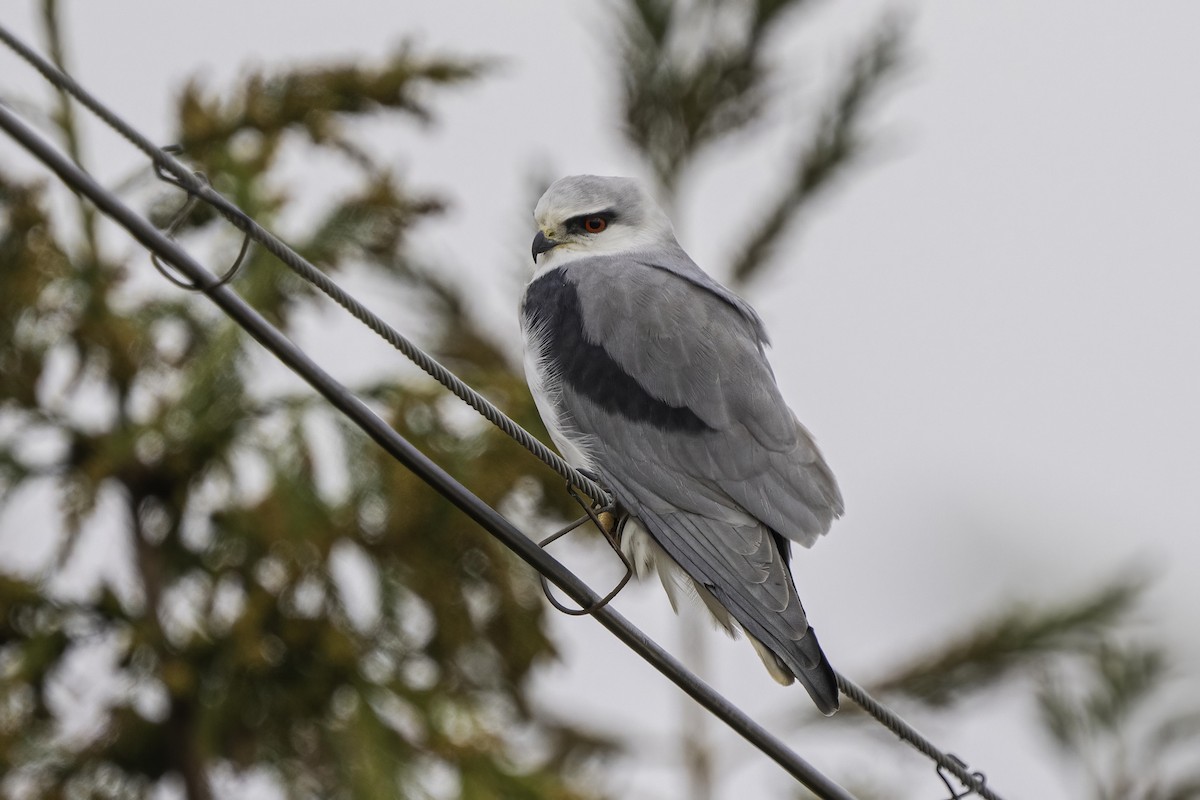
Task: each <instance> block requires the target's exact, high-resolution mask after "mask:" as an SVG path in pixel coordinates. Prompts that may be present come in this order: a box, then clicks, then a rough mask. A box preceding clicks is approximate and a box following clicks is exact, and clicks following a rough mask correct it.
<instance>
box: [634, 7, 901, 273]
mask: <svg viewBox="0 0 1200 800" xmlns="http://www.w3.org/2000/svg"><path fill="white" fill-rule="evenodd" d="M811 5H812V3H811V2H809V0H745V1H744V2H735V3H728V2H714V1H713V0H697V1H696V2H673V1H672V0H626V2H624V3H622V15H621V19H622V25H621V29H620V33H619V39H618V48H619V52H620V53H621V62H620V64H619V65H618V66H619V67H620V70H621V85H622V89H623V92H622V96H621V98H622V115H623V117H624V120H625V136H626V139H627V141H628V142H629V144H630V145H631V146H632V147H633V149H634V151H635V152H637V153H638V154H639V155H640V156H641V157H642V158H643V159H644V160H645V162H646V163H647V164H648V165H649V167H650V169H651V171H652V172H653V174H654V175H655V176H656V178H657V180H658V184H659V189H660V194H661V195H662V197H663V199H665V200H666V201H667V202H668V204H669V205H670V204H673V201H674V199H675V194H676V192H677V191H678V188H679V186H680V183H681V182H682V181H683V180H685V179H686V178H688V177H689V176H690V174H691V173H692V171H693V170H694V169H695V168H696V165H697V159H698V157H699V156H700V155H702V154H703V153H705V152H706V151H707V150H708V149H710V148H713V147H715V146H717V145H725V146H731V145H732V144H734V143H735V142H736V141H737V139H738V137H739V136H742V135H749V134H752V133H754V132H755V131H754V129H755V128H756V127H761V126H763V125H764V124H765V123H766V122H767V121H768V120H770V119H771V118H772V117H773V116H776V117H777V116H778V113H777V109H776V106H777V105H778V104H780V103H781V101H784V100H787V99H791V98H788V97H787V95H786V93H785V92H783V91H781V89H782V88H783V86H784V85H786V84H784V83H781V82H780V77H781V76H780V75H779V70H778V67H777V66H776V65H774V64H773V61H772V56H773V53H774V52H775V51H774V50H773V46H774V45H775V44H776V42H777V40H778V39H779V38H781V37H782V36H784V35H786V34H787V33H789V32H794V30H795V26H793V25H789V24H788V22H789V20H790V19H792V18H793V17H795V16H796V15H797V14H798V12H800V11H803V10H805V9H807V8H808V7H809V6H811ZM903 27H904V26H903V24H902V22H901V20H900V19H899V18H898V17H895V16H886V17H884V18H883V19H882V20H881V21H880V22H879V24H878V25H877V26H876V29H875V30H874V31H872V32H871V33H870V35H868V36H867V37H866V39H865V41H864V42H863V43H862V44H861V45H859V46H858V47H857V48H856V50H855V51H854V53H853V55H852V56H851V58H850V59H849V61H848V63H846V65H845V66H844V67H842V68H841V70H839V72H838V74H837V76H836V77H835V79H834V80H833V86H832V89H831V90H830V91H829V93H828V94H829V96H828V97H826V98H824V99H822V100H821V101H819V103H818V109H817V110H816V112H815V113H814V114H813V118H812V121H811V124H810V125H808V126H807V129H806V130H805V131H803V132H802V133H801V135H800V136H798V138H797V141H796V142H795V143H794V144H793V146H792V148H791V151H790V152H789V153H788V154H786V156H785V157H784V164H783V165H782V166H781V168H780V170H779V173H780V175H782V176H783V183H782V185H781V186H780V187H778V188H776V189H775V191H776V192H777V196H775V197H773V198H767V197H764V198H763V199H762V200H761V201H755V200H754V199H749V200H747V201H746V202H745V205H747V206H749V207H751V208H761V209H762V211H761V213H759V214H757V215H756V216H755V217H754V219H757V220H758V222H757V224H756V225H755V226H754V227H753V229H752V230H751V232H750V235H749V236H746V237H744V238H743V239H742V240H740V241H739V242H738V243H737V247H738V249H737V251H736V252H737V255H736V256H734V258H733V259H732V262H731V264H730V266H729V269H728V279H729V280H730V281H731V282H732V283H733V284H735V285H737V284H747V283H749V282H750V281H751V280H752V279H753V278H755V277H757V276H758V274H760V272H761V271H762V270H763V268H764V267H766V266H767V265H768V264H769V263H770V262H771V260H772V258H773V256H774V255H775V252H776V249H777V248H778V247H779V246H780V245H781V244H782V241H783V239H784V236H785V234H787V233H788V232H789V231H790V230H791V229H792V228H793V227H794V226H795V225H796V223H797V222H798V220H799V219H800V218H801V217H802V216H803V213H804V212H805V211H806V210H807V208H808V207H809V204H810V203H811V202H812V201H813V200H814V199H816V198H817V197H818V196H820V194H821V193H822V192H823V191H824V190H825V189H827V188H829V187H830V186H832V185H833V184H834V183H835V182H836V180H837V179H839V178H840V177H842V176H843V175H844V174H845V173H846V172H847V171H848V170H849V168H850V167H852V166H854V165H855V164H856V163H857V162H858V161H859V160H860V158H861V156H862V155H863V154H864V153H865V152H866V150H867V137H866V135H865V134H864V133H863V127H864V125H865V124H866V119H867V116H868V112H869V111H870V110H871V108H872V103H873V102H874V101H875V100H876V99H877V98H878V97H879V95H880V94H881V92H882V90H883V89H884V88H885V87H886V86H887V85H888V83H889V81H890V80H891V79H892V78H894V76H895V75H896V74H897V73H898V71H899V68H900V67H901V66H902V65H903V57H902V45H903ZM787 81H788V82H789V83H794V82H795V76H793V75H788V76H787Z"/></svg>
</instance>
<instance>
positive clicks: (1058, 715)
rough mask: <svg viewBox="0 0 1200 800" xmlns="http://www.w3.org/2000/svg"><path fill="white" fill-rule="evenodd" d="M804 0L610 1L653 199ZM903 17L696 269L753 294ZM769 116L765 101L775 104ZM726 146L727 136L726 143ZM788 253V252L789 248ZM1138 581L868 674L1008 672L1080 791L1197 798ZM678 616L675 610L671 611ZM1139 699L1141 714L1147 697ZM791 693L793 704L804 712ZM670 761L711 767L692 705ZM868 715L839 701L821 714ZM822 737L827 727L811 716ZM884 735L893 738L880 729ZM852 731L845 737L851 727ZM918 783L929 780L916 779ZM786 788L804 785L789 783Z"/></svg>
mask: <svg viewBox="0 0 1200 800" xmlns="http://www.w3.org/2000/svg"><path fill="white" fill-rule="evenodd" d="M811 5H812V3H810V2H808V0H754V1H753V2H746V3H737V4H728V3H715V2H696V3H686V2H684V3H676V2H670V0H625V2H623V3H622V8H623V14H622V25H621V28H620V31H619V34H618V37H619V38H618V41H619V45H620V47H619V52H620V55H621V61H620V64H619V67H620V74H621V85H622V87H623V94H622V112H623V116H624V120H625V129H624V135H625V139H626V141H627V142H628V144H629V145H630V146H631V148H632V149H633V150H634V151H635V152H636V153H637V154H638V155H639V156H640V157H641V158H642V160H643V161H644V162H645V164H646V165H647V167H648V169H649V171H650V172H651V174H653V175H654V176H655V178H656V180H657V183H658V185H659V191H660V193H661V194H662V195H663V197H664V198H665V199H666V200H667V202H668V204H670V203H671V201H672V200H673V199H674V198H675V196H676V193H677V191H678V188H679V186H680V185H681V184H683V183H684V182H686V181H687V180H690V179H692V178H694V177H695V176H696V175H697V174H698V173H699V172H700V171H701V170H702V164H703V163H704V162H703V160H702V158H701V157H702V156H704V155H705V154H706V153H708V152H710V151H712V150H713V149H715V148H717V147H719V146H721V145H730V144H731V143H732V142H734V141H739V140H744V139H745V138H747V137H752V136H753V135H755V134H756V133H761V132H762V131H763V129H764V128H766V127H767V126H768V125H769V124H771V123H770V121H769V120H770V119H771V118H772V111H773V110H774V108H773V103H777V102H778V101H779V100H781V99H783V98H782V93H781V92H780V91H779V90H778V87H779V86H780V85H782V83H781V81H779V80H778V79H779V77H780V76H779V75H778V74H777V71H776V70H775V69H773V68H772V65H771V50H770V47H771V45H772V44H773V43H774V42H775V41H777V40H778V38H779V37H780V36H781V35H782V34H783V33H784V32H786V31H789V30H792V29H793V26H792V23H791V20H793V19H794V18H795V17H796V16H798V15H799V14H800V13H802V12H803V11H805V10H807V9H808V8H809V7H810V6H811ZM903 32H904V24H903V20H901V19H899V18H897V17H895V16H887V17H885V18H884V19H882V20H881V22H880V23H879V24H878V25H877V26H876V28H875V30H874V31H872V32H871V33H870V34H869V35H867V36H866V37H865V39H864V41H863V42H862V43H861V44H860V45H859V46H858V48H857V49H856V50H855V51H854V52H853V53H852V55H851V57H850V58H849V60H848V62H847V63H846V64H845V66H844V67H843V68H842V70H841V71H840V73H839V74H838V75H837V76H836V77H835V78H834V80H833V82H832V88H831V90H830V91H829V93H828V96H827V97H826V98H825V99H824V100H823V101H821V102H820V103H819V105H818V107H817V108H815V109H814V110H813V112H812V114H811V115H810V119H809V126H808V130H807V134H806V135H803V136H799V137H798V138H797V141H796V143H795V144H794V146H793V149H792V151H791V153H790V154H789V156H788V157H787V158H786V160H785V162H784V165H783V167H782V169H781V178H780V183H781V186H780V187H778V189H777V194H776V195H775V196H773V197H764V198H763V199H762V200H761V201H759V202H757V203H756V202H755V201H754V200H753V199H750V200H747V201H745V202H747V203H748V204H749V205H750V206H751V207H754V208H758V209H761V211H759V212H758V213H756V214H752V215H748V218H749V219H754V220H758V223H757V227H756V228H754V229H752V230H751V231H750V232H749V235H748V236H746V235H744V234H742V233H739V238H738V242H736V243H735V244H736V245H737V247H736V248H730V249H729V252H731V253H733V255H732V256H731V258H730V262H729V263H728V264H727V265H724V268H722V266H721V265H718V266H716V267H713V266H712V265H710V266H709V269H710V270H711V271H713V272H714V273H715V274H716V275H718V277H720V278H721V279H723V280H725V281H726V282H728V283H729V284H730V285H731V286H733V287H734V288H736V289H738V290H739V291H743V292H748V293H751V294H752V293H753V291H754V289H755V287H756V286H757V285H758V284H759V283H760V282H761V281H762V280H763V278H764V276H765V275H766V274H767V273H768V272H769V270H770V268H771V267H773V266H774V265H776V264H777V263H778V262H780V261H781V260H782V259H780V258H779V255H780V254H781V252H782V251H783V247H784V245H785V243H786V241H787V238H786V237H787V236H788V234H789V233H790V232H791V231H793V230H794V229H796V228H797V227H798V226H799V224H800V223H802V222H803V220H804V218H805V216H806V214H807V212H808V211H809V210H810V209H811V208H812V207H813V204H814V201H816V200H818V199H820V198H821V197H823V196H824V195H826V194H827V193H828V191H829V189H831V188H832V187H834V186H836V185H837V184H838V183H839V182H840V180H841V179H842V178H843V177H844V176H845V175H846V173H847V172H849V171H850V170H851V168H852V167H854V166H856V165H857V164H858V163H859V162H860V161H861V158H862V156H863V155H864V154H866V153H867V152H869V150H870V145H871V141H870V138H869V137H868V136H867V134H866V132H865V128H866V119H865V118H866V116H867V114H868V112H869V111H870V109H871V108H872V105H873V104H874V102H875V101H876V100H877V98H878V97H879V96H880V94H881V92H882V90H883V89H884V88H885V87H886V86H887V85H888V83H889V82H890V81H891V80H892V79H893V78H894V77H895V76H896V74H897V72H898V71H899V70H900V69H901V68H902V67H903V65H904V53H903V48H902V45H903ZM776 116H777V115H776ZM743 146H744V145H743ZM789 255H790V256H792V258H790V259H789V264H790V265H791V266H793V267H794V265H795V264H796V259H795V258H794V253H790V252H789ZM1144 583H1145V582H1144V580H1140V579H1137V578H1135V577H1131V576H1128V575H1125V576H1118V577H1117V578H1116V579H1114V580H1112V581H1110V582H1108V583H1106V584H1105V585H1102V586H1100V587H1098V588H1097V589H1095V590H1093V591H1091V592H1088V593H1085V595H1084V596H1081V597H1076V598H1068V599H1065V600H1062V599H1055V600H1052V601H1043V602H1042V603H1040V604H1032V603H1029V602H1021V603H1017V604H1014V605H1013V606H1012V607H1011V608H1007V609H1002V610H1000V611H998V612H997V613H996V614H995V616H993V617H990V618H988V619H984V620H979V621H977V622H976V623H975V624H974V625H972V626H971V627H970V628H969V629H967V630H966V631H965V632H963V633H961V634H959V635H957V636H954V637H950V638H948V639H947V641H946V642H944V643H943V644H941V645H940V646H938V647H935V648H933V649H932V650H931V651H930V652H928V653H926V654H923V655H921V656H919V657H917V658H914V659H913V660H912V661H910V662H907V663H903V664H898V665H895V666H892V667H886V668H884V669H883V670H881V677H879V678H878V679H877V680H876V681H875V682H874V683H873V684H872V685H871V686H870V687H869V688H870V689H871V691H872V693H873V694H875V695H876V696H878V697H880V698H881V699H883V700H885V701H886V702H889V703H892V704H897V705H899V706H900V707H902V708H905V709H919V710H920V711H922V712H926V714H928V713H951V712H953V711H954V710H955V709H956V708H958V707H959V706H960V703H962V702H963V701H964V700H966V699H968V698H972V697H978V696H979V695H980V694H983V693H986V692H988V691H993V690H996V689H998V688H1000V687H1002V686H1004V685H1007V684H1012V683H1015V682H1016V683H1020V684H1021V685H1023V686H1026V687H1030V689H1031V691H1032V693H1034V694H1036V696H1037V700H1038V708H1039V710H1040V722H1041V723H1042V725H1041V727H1042V728H1043V730H1044V731H1045V732H1047V733H1048V734H1049V739H1050V740H1051V742H1052V743H1053V747H1055V748H1056V749H1057V754H1056V756H1055V757H1056V758H1058V759H1062V760H1064V761H1065V762H1067V763H1069V764H1073V765H1074V771H1078V772H1081V773H1082V774H1083V776H1084V778H1083V781H1082V783H1083V784H1084V788H1082V789H1081V791H1086V792H1088V795H1087V796H1089V797H1093V798H1095V800H1117V799H1118V798H1123V799H1127V800H1185V799H1186V798H1195V797H1200V771H1197V768H1196V765H1195V763H1194V758H1193V759H1191V763H1189V761H1188V759H1187V758H1186V757H1184V753H1186V752H1187V749H1188V748H1189V747H1190V748H1191V749H1192V752H1193V753H1194V751H1195V748H1196V747H1197V745H1200V707H1197V706H1195V705H1194V702H1195V699H1194V694H1193V695H1192V696H1190V697H1189V698H1188V701H1189V702H1188V703H1185V704H1183V705H1182V707H1180V706H1175V707H1169V708H1168V711H1167V712H1166V713H1163V712H1162V711H1161V710H1160V709H1158V707H1159V706H1160V705H1161V698H1162V696H1163V695H1164V694H1166V693H1167V692H1168V691H1170V690H1172V689H1174V688H1175V687H1174V686H1173V685H1172V683H1171V681H1170V680H1168V679H1169V678H1171V677H1172V676H1171V675H1170V671H1169V669H1168V668H1167V664H1169V656H1168V654H1167V653H1166V652H1165V649H1164V648H1162V647H1161V646H1159V645H1156V644H1154V643H1152V642H1147V641H1145V639H1144V637H1137V636H1135V635H1132V633H1131V629H1132V626H1131V625H1130V618H1131V616H1132V612H1133V611H1134V609H1135V608H1136V604H1137V600H1138V598H1139V597H1140V594H1141V591H1142V589H1143V588H1144ZM685 619H686V618H685ZM696 619H697V617H696V616H693V617H692V618H691V624H690V625H689V626H688V627H685V629H684V630H685V647H686V649H687V650H688V651H689V654H690V655H691V660H692V662H693V663H694V664H698V666H700V667H701V668H703V663H704V648H703V644H702V643H703V641H704V638H703V637H704V636H706V635H709V632H708V631H701V630H698V629H697V623H696V622H695V620H696ZM1156 709H1158V710H1159V713H1157V714H1156V713H1155V712H1156ZM810 712H811V709H809V708H808V707H807V706H806V705H805V704H804V703H800V704H799V706H798V708H797V710H796V713H795V714H793V715H791V717H792V718H793V719H795V718H806V717H809V718H811V716H810ZM684 714H685V720H684V724H683V725H682V730H683V731H684V741H683V745H682V747H683V751H684V752H683V755H684V758H683V761H684V764H685V769H686V771H687V773H688V794H687V796H688V797H690V798H694V799H695V800H706V799H707V798H711V797H713V796H714V795H715V785H716V775H717V774H719V773H723V772H727V771H728V770H726V769H725V766H726V765H724V764H721V763H720V762H719V761H718V757H717V756H716V755H715V754H714V753H713V751H712V748H711V747H710V746H709V744H708V742H707V737H706V736H705V733H704V729H705V726H706V724H707V722H708V721H707V718H706V717H705V716H704V715H703V714H702V713H701V714H697V712H696V709H695V708H694V706H693V705H691V704H688V703H685V705H684ZM866 719H868V718H866V717H865V715H862V714H856V713H854V711H853V709H844V710H843V711H842V712H841V713H840V714H839V715H838V716H837V717H835V718H834V720H835V721H837V723H840V724H845V723H851V724H853V723H855V722H860V721H863V720H866ZM820 722H821V723H824V724H825V726H826V727H823V728H822V730H821V736H822V737H828V736H829V727H828V725H829V723H826V722H825V721H824V720H820ZM863 733H864V730H863V729H862V728H860V727H857V726H856V727H855V728H854V729H853V730H852V731H849V735H851V736H853V737H854V738H853V739H847V745H848V746H857V747H860V748H861V747H862V743H863V741H864V739H863ZM885 741H886V744H887V747H889V748H892V747H894V746H895V740H894V739H893V738H891V737H890V736H889V737H888V738H887V739H886V740H885ZM852 742H853V743H854V744H851V743H852ZM871 772H872V773H873V774H871V775H870V776H868V777H866V778H863V777H862V776H853V777H851V778H850V780H849V783H851V784H852V785H855V786H856V789H857V791H856V793H857V794H859V795H860V796H862V797H868V796H879V797H892V796H894V793H895V792H894V789H891V790H888V791H879V790H874V791H873V790H872V788H871V787H872V786H877V785H886V776H885V775H883V774H882V773H877V774H874V773H876V770H872V771H871ZM933 785H934V786H935V787H936V783H934V784H933ZM804 796H808V795H807V794H805V795H804Z"/></svg>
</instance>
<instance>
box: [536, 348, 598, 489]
mask: <svg viewBox="0 0 1200 800" xmlns="http://www.w3.org/2000/svg"><path fill="white" fill-rule="evenodd" d="M521 333H522V335H523V337H524V340H525V342H524V343H525V358H524V363H525V381H526V382H527V383H528V384H529V391H530V393H532V394H533V402H534V403H535V404H536V405H537V410H538V414H540V415H541V417H542V422H544V423H546V430H547V431H549V432H550V439H551V440H552V441H553V442H554V446H555V447H557V448H558V452H559V454H560V455H562V457H563V458H564V459H566V461H567V463H568V464H570V465H571V466H573V467H575V468H576V469H593V468H594V462H593V461H592V457H591V455H590V454H589V453H588V451H589V450H590V449H591V448H590V447H588V440H589V439H590V437H589V436H587V435H585V434H582V433H580V432H579V431H577V430H576V429H575V427H574V425H573V424H572V423H571V421H570V420H569V419H568V418H565V417H564V415H563V414H562V412H561V411H560V407H561V404H560V403H559V394H560V392H561V391H562V389H561V386H562V379H561V377H559V376H558V375H556V374H554V373H555V371H554V370H553V369H551V368H550V367H549V366H548V365H547V364H546V363H545V362H544V359H542V358H541V355H540V354H541V352H542V346H541V345H542V342H541V339H540V337H541V336H543V335H544V334H541V333H538V332H536V331H531V330H529V329H528V328H525V327H523V328H522V331H521Z"/></svg>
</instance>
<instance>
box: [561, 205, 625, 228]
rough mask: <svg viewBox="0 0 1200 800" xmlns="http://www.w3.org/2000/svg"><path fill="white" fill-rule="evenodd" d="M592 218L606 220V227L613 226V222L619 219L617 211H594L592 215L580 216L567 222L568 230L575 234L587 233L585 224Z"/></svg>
mask: <svg viewBox="0 0 1200 800" xmlns="http://www.w3.org/2000/svg"><path fill="white" fill-rule="evenodd" d="M592 217H599V218H600V219H602V220H604V224H605V225H611V224H612V223H613V220H615V219H616V218H617V213H616V212H615V211H612V210H609V209H606V210H604V211H594V212H592V213H590V214H580V215H579V216H577V217H571V218H570V219H569V220H567V230H568V231H572V232H575V233H578V232H584V233H586V232H587V229H586V228H584V227H583V223H584V221H586V220H589V219H591V218H592Z"/></svg>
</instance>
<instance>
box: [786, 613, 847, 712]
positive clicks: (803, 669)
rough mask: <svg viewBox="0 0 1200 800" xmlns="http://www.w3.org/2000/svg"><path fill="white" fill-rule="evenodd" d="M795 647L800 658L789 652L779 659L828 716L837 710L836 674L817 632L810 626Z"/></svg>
mask: <svg viewBox="0 0 1200 800" xmlns="http://www.w3.org/2000/svg"><path fill="white" fill-rule="evenodd" d="M795 649H796V650H798V651H799V655H800V658H796V657H795V656H794V655H793V654H792V653H789V654H787V656H785V657H783V658H782V659H781V660H782V661H783V662H784V663H785V664H787V665H788V668H789V669H791V671H792V674H793V675H795V676H796V680H798V681H800V684H801V685H802V686H803V687H804V688H805V689H806V690H807V691H808V696H809V697H811V698H812V701H813V702H814V703H815V704H816V706H817V709H818V710H819V711H820V712H821V713H822V714H824V715H825V716H827V717H828V716H829V715H831V714H833V712H835V711H837V710H838V687H837V674H836V673H835V672H834V671H833V667H832V666H831V665H830V664H829V659H827V658H826V657H825V652H824V651H823V650H821V644H820V642H818V641H817V632H816V631H815V630H813V629H812V627H811V626H810V627H809V629H808V633H807V634H805V636H804V638H803V639H801V640H800V641H798V642H796V648H795ZM805 664H807V665H808V666H804V665H805Z"/></svg>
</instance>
